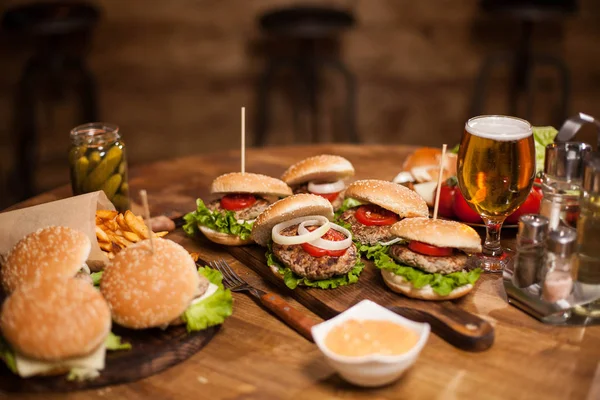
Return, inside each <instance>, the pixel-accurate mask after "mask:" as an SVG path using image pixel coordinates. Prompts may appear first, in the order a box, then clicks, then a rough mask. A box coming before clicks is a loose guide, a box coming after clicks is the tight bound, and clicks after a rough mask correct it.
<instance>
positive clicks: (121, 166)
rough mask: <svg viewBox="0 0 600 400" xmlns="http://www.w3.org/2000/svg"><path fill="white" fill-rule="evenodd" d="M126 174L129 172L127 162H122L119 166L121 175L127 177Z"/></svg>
mask: <svg viewBox="0 0 600 400" xmlns="http://www.w3.org/2000/svg"><path fill="white" fill-rule="evenodd" d="M125 172H127V164H126V163H125V160H123V161H121V164H119V173H120V174H121V175H125Z"/></svg>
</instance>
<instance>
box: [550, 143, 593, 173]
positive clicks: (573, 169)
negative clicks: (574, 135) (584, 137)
mask: <svg viewBox="0 0 600 400" xmlns="http://www.w3.org/2000/svg"><path fill="white" fill-rule="evenodd" d="M591 151H592V146H590V145H589V144H587V143H581V142H562V143H550V144H549V145H548V146H546V158H545V161H544V174H546V175H548V176H550V177H552V178H554V179H560V180H566V181H580V180H581V177H582V176H583V160H584V158H585V156H586V154H588V153H590V152H591Z"/></svg>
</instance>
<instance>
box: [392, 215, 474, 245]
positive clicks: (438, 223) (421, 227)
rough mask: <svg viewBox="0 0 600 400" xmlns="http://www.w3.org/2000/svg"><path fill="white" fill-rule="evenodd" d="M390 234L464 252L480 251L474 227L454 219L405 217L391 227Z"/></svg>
mask: <svg viewBox="0 0 600 400" xmlns="http://www.w3.org/2000/svg"><path fill="white" fill-rule="evenodd" d="M391 232H392V234H394V235H396V236H398V237H401V238H403V239H408V240H415V241H418V242H423V243H427V244H430V245H433V246H437V247H452V248H455V249H459V250H462V251H464V252H465V253H481V238H480V237H479V234H478V233H477V232H476V231H475V229H473V228H471V227H470V226H468V225H465V224H461V223H460V222H456V221H448V220H443V219H435V220H434V219H430V218H407V219H403V220H401V221H398V222H396V223H395V224H394V225H392V227H391Z"/></svg>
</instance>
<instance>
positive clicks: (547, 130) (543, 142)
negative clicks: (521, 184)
mask: <svg viewBox="0 0 600 400" xmlns="http://www.w3.org/2000/svg"><path fill="white" fill-rule="evenodd" d="M532 129H533V140H534V142H535V166H536V170H537V171H538V172H539V171H543V170H544V158H545V157H546V146H547V145H549V144H550V143H553V142H554V138H555V137H556V135H558V131H557V130H556V129H554V127H552V126H534V127H533V128H532Z"/></svg>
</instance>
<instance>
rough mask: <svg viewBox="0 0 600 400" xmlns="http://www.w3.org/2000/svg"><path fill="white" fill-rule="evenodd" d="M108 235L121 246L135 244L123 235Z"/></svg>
mask: <svg viewBox="0 0 600 400" xmlns="http://www.w3.org/2000/svg"><path fill="white" fill-rule="evenodd" d="M108 236H110V239H111V241H112V242H113V244H117V245H119V246H121V247H127V246H131V245H132V244H133V242H131V241H129V240H127V239H125V238H124V237H123V236H119V235H115V234H111V235H108Z"/></svg>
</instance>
